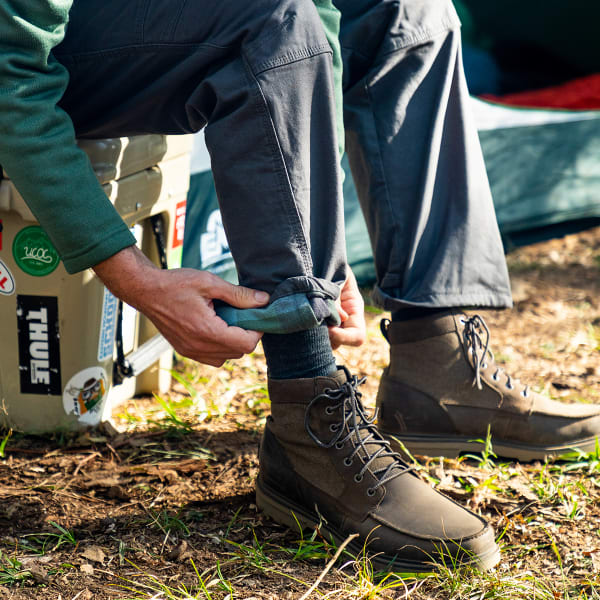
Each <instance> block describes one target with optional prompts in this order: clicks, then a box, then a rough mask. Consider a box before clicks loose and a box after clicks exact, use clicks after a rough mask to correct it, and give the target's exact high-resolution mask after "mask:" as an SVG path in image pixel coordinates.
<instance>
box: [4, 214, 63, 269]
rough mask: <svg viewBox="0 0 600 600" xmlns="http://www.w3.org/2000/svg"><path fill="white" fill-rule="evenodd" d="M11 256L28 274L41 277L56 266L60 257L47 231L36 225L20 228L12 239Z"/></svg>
mask: <svg viewBox="0 0 600 600" xmlns="http://www.w3.org/2000/svg"><path fill="white" fill-rule="evenodd" d="M13 256H14V257H15V262H16V263H17V265H19V268H20V269H21V270H23V271H25V273H28V274H29V275H34V276H35V277H43V276H44V275H49V274H50V273H52V271H54V269H56V267H58V263H59V262H60V257H59V256H58V252H57V251H56V248H55V247H54V246H53V245H52V242H51V241H50V238H49V237H48V235H47V233H46V232H45V231H44V230H43V229H42V228H41V227H39V226H38V225H31V226H29V227H25V229H21V231H19V233H17V235H16V236H15V239H14V241H13Z"/></svg>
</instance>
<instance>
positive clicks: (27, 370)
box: [17, 295, 62, 396]
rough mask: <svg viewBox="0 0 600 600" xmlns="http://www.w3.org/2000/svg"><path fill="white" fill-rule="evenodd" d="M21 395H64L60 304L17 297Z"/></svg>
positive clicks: (51, 299)
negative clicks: (61, 367) (61, 362)
mask: <svg viewBox="0 0 600 600" xmlns="http://www.w3.org/2000/svg"><path fill="white" fill-rule="evenodd" d="M17 328H18V331H19V371H20V375H21V393H22V394H49V395H53V396H60V395H62V385H61V376H60V341H59V340H60V335H59V331H58V300H57V298H55V297H54V296H20V295H17Z"/></svg>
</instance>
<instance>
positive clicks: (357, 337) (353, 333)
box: [329, 327, 365, 350]
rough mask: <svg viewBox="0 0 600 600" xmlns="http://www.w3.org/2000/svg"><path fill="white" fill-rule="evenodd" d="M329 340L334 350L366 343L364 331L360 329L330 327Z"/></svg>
mask: <svg viewBox="0 0 600 600" xmlns="http://www.w3.org/2000/svg"><path fill="white" fill-rule="evenodd" d="M329 340H330V342H331V346H332V348H333V349H334V350H336V349H337V348H339V347H340V346H342V345H343V346H361V345H362V344H363V343H364V341H365V335H364V331H363V330H362V329H361V328H360V327H348V328H344V327H330V328H329Z"/></svg>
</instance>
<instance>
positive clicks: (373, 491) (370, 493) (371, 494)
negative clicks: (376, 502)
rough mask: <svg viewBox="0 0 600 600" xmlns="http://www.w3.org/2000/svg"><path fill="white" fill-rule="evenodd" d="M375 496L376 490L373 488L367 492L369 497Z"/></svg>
mask: <svg viewBox="0 0 600 600" xmlns="http://www.w3.org/2000/svg"><path fill="white" fill-rule="evenodd" d="M374 495H375V490H374V489H373V488H369V489H368V490H367V496H371V497H372V496H374Z"/></svg>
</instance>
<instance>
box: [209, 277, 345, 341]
mask: <svg viewBox="0 0 600 600" xmlns="http://www.w3.org/2000/svg"><path fill="white" fill-rule="evenodd" d="M339 293H340V288H339V286H338V285H336V284H335V283H332V282H330V281H326V280H323V279H316V278H314V277H304V276H302V277H292V278H290V279H287V280H285V281H284V282H282V283H281V284H279V285H278V286H277V288H276V289H275V291H274V292H273V294H271V301H270V302H269V305H268V306H266V307H265V308H235V307H233V306H229V305H227V304H218V305H216V307H215V310H216V312H217V314H218V315H219V317H221V319H223V320H224V321H225V322H226V323H227V324H228V325H230V326H233V327H241V328H242V329H250V330H252V331H262V332H263V333H295V332H297V331H305V330H307V329H313V328H314V327H319V326H320V325H323V324H326V325H339V324H340V323H341V319H340V316H339V313H338V310H337V307H336V305H335V300H336V299H337V297H338V296H339Z"/></svg>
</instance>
